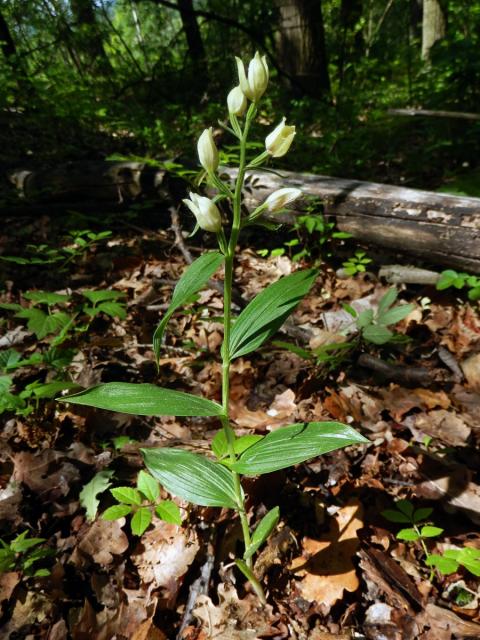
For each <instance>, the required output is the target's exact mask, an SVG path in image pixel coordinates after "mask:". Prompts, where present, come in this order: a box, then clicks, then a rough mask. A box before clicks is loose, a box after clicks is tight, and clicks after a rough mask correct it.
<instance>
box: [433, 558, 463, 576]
mask: <svg viewBox="0 0 480 640" xmlns="http://www.w3.org/2000/svg"><path fill="white" fill-rule="evenodd" d="M425 564H426V565H427V566H428V567H435V568H436V569H438V570H439V571H440V573H443V575H445V576H448V575H449V574H451V573H455V571H456V570H457V569H458V562H457V561H456V560H454V559H453V558H446V557H445V556H439V555H437V554H435V553H432V554H430V555H428V556H427V557H426V558H425Z"/></svg>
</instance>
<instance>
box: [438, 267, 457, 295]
mask: <svg viewBox="0 0 480 640" xmlns="http://www.w3.org/2000/svg"><path fill="white" fill-rule="evenodd" d="M457 277H458V273H457V272H456V271H454V270H453V269H447V270H446V271H442V273H441V274H440V278H439V279H438V282H437V285H436V287H437V290H438V291H442V290H443V289H448V288H449V287H451V286H452V285H453V283H454V281H455V280H456V279H457Z"/></svg>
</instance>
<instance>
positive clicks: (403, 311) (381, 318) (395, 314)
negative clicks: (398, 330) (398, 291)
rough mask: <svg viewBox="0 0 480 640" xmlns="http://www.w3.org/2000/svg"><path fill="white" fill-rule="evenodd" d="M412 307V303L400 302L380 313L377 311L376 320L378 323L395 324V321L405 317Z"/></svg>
mask: <svg viewBox="0 0 480 640" xmlns="http://www.w3.org/2000/svg"><path fill="white" fill-rule="evenodd" d="M414 309H415V305H413V304H400V305H398V306H396V307H393V309H389V310H388V311H386V312H385V313H383V314H381V315H380V313H379V314H378V316H377V322H378V324H380V325H389V324H397V322H400V320H403V319H404V318H406V317H407V316H408V314H409V313H410V312H411V311H413V310H414Z"/></svg>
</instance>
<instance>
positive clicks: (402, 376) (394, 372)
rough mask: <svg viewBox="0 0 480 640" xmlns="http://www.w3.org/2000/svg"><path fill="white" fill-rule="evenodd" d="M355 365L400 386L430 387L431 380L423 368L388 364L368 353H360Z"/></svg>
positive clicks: (426, 370) (428, 373)
mask: <svg viewBox="0 0 480 640" xmlns="http://www.w3.org/2000/svg"><path fill="white" fill-rule="evenodd" d="M357 364H358V365H360V366H361V367H364V368H365V369H371V370H372V371H375V372H376V373H379V374H380V375H381V376H383V377H384V378H386V379H387V380H393V381H394V382H399V383H400V384H415V385H420V386H422V387H430V386H431V385H432V384H433V378H432V376H431V375H430V372H429V371H428V369H425V367H409V366H407V365H399V364H389V363H388V362H385V361H384V360H380V358H375V357H374V356H371V355H369V354H368V353H362V355H361V356H360V357H359V358H358V360H357Z"/></svg>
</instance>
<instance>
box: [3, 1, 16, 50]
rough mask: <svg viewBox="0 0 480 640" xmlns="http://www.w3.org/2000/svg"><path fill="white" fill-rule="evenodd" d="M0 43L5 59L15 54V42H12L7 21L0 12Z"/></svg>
mask: <svg viewBox="0 0 480 640" xmlns="http://www.w3.org/2000/svg"><path fill="white" fill-rule="evenodd" d="M0 41H1V47H2V52H3V55H4V56H5V57H6V58H11V57H12V56H14V55H15V54H16V53H17V49H16V47H15V42H14V41H13V38H12V34H11V33H10V29H9V28H8V24H7V21H6V20H5V18H4V17H3V14H2V13H1V12H0Z"/></svg>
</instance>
